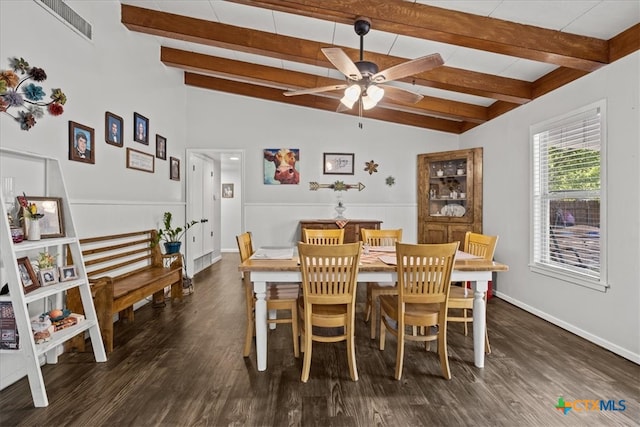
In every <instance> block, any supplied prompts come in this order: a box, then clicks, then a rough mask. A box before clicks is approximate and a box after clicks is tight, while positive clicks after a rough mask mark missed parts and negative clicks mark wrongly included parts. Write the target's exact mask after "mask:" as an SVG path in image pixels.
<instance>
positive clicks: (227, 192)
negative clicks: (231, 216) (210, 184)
mask: <svg viewBox="0 0 640 427" xmlns="http://www.w3.org/2000/svg"><path fill="white" fill-rule="evenodd" d="M222 197H223V198H225V199H233V184H222Z"/></svg>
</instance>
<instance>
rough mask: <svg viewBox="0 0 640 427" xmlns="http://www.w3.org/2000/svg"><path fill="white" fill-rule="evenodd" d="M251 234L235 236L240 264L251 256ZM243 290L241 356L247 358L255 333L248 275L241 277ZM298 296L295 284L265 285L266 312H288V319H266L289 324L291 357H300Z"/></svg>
mask: <svg viewBox="0 0 640 427" xmlns="http://www.w3.org/2000/svg"><path fill="white" fill-rule="evenodd" d="M251 237H252V236H251V232H250V231H247V232H245V233H242V234H240V235H238V236H236V241H237V243H238V250H239V251H240V262H241V263H242V262H244V261H246V260H247V259H249V258H250V257H251V255H253V252H254V249H253V242H252V239H251ZM242 281H243V283H244V290H245V302H246V308H247V316H246V322H247V327H246V331H245V338H244V351H243V356H244V357H249V354H250V353H251V343H252V341H253V337H254V336H255V332H256V329H255V328H256V318H255V309H256V298H255V295H254V293H253V283H252V282H251V276H250V274H249V273H244V276H243V277H242ZM299 294H300V285H299V284H297V283H280V284H276V283H267V296H266V300H267V310H268V311H276V312H277V311H278V310H280V311H289V312H290V316H288V317H277V318H275V319H267V323H269V324H278V323H290V324H291V329H292V331H291V332H292V334H293V355H294V357H300V347H299V338H298V336H299V334H298V296H299Z"/></svg>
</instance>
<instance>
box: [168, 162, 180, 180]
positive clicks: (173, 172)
mask: <svg viewBox="0 0 640 427" xmlns="http://www.w3.org/2000/svg"><path fill="white" fill-rule="evenodd" d="M169 163H170V165H169V179H172V180H174V181H180V159H178V158H177V157H171V158H170V159H169Z"/></svg>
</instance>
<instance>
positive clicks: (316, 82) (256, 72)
mask: <svg viewBox="0 0 640 427" xmlns="http://www.w3.org/2000/svg"><path fill="white" fill-rule="evenodd" d="M160 60H161V61H162V63H164V64H165V65H168V66H172V67H177V68H181V69H184V70H187V71H194V72H198V73H206V74H208V75H213V76H216V77H221V78H226V79H230V80H235V81H242V82H246V83H251V84H258V85H263V86H269V87H273V88H277V89H280V90H281V96H282V97H284V95H282V92H283V91H284V90H292V89H309V88H314V87H319V86H331V85H340V84H343V83H344V80H336V79H331V78H328V77H321V76H316V75H313V74H305V73H298V72H294V71H287V70H282V69H278V68H273V67H267V66H264V65H256V64H249V63H246V62H241V61H235V60H231V59H225V58H219V57H215V56H210V55H204V54H201V53H195V52H187V51H184V50H180V49H174V48H170V47H166V46H162V47H161V49H160ZM321 96H325V97H328V98H332V99H340V98H341V97H342V96H343V91H335V92H328V93H327V92H325V93H322V94H321ZM385 104H386V105H387V108H390V109H396V110H399V111H407V112H412V113H416V114H422V115H434V116H437V117H444V118H448V119H453V120H459V121H471V122H474V123H484V122H485V121H487V109H486V108H485V107H482V106H478V105H474V104H468V103H464V102H457V101H449V100H446V99H440V98H434V97H425V98H423V99H422V100H421V101H420V102H418V103H416V104H405V103H396V102H393V103H391V102H385ZM336 105H337V104H336ZM511 105H513V104H511Z"/></svg>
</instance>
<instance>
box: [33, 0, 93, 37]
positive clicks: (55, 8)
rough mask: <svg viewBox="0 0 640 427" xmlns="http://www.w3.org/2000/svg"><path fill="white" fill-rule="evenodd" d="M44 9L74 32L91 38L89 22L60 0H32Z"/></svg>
mask: <svg viewBox="0 0 640 427" xmlns="http://www.w3.org/2000/svg"><path fill="white" fill-rule="evenodd" d="M34 1H35V2H36V3H37V4H39V5H40V6H42V7H43V8H45V10H46V11H48V12H49V13H51V14H52V15H53V16H55V17H56V18H58V19H59V20H61V21H62V22H64V23H65V24H66V25H67V26H69V27H70V28H71V29H73V30H74V31H75V32H77V33H79V34H81V35H83V36H84V37H86V38H87V39H88V40H91V24H90V23H88V22H87V21H85V19H84V18H83V17H82V16H80V15H78V14H77V13H76V12H75V11H74V10H73V9H71V8H70V7H69V6H67V4H66V3H64V2H63V1H62V0H34Z"/></svg>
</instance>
